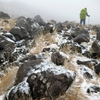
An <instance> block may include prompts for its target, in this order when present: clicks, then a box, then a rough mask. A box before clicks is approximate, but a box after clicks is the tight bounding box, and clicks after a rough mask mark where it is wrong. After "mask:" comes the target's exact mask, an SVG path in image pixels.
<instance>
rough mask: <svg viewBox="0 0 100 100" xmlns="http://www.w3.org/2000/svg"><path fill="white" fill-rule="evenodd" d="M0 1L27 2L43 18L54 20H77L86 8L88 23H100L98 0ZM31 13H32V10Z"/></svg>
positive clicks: (99, 2)
mask: <svg viewBox="0 0 100 100" xmlns="http://www.w3.org/2000/svg"><path fill="white" fill-rule="evenodd" d="M1 1H3V2H4V1H7V2H9V1H21V2H23V3H27V5H30V7H31V8H32V7H33V6H34V7H35V9H37V10H38V12H37V14H40V15H41V16H42V17H43V18H44V19H47V20H49V19H54V20H56V21H66V20H68V21H76V22H79V20H80V18H79V13H80V10H81V9H82V8H85V7H86V8H87V11H88V14H89V15H90V18H88V17H87V18H86V19H87V20H86V23H87V24H88V23H89V24H100V0H0V2H1ZM35 9H32V10H33V13H34V10H35Z"/></svg>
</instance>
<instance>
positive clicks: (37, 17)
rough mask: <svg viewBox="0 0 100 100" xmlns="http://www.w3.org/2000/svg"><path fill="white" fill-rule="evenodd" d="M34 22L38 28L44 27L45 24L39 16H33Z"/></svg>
mask: <svg viewBox="0 0 100 100" xmlns="http://www.w3.org/2000/svg"><path fill="white" fill-rule="evenodd" d="M34 21H35V22H37V23H38V24H39V25H40V26H45V25H46V22H45V21H44V20H43V19H42V18H41V16H40V15H37V16H35V17H34Z"/></svg>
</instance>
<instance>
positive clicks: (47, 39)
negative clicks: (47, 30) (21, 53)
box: [30, 34, 55, 54]
mask: <svg viewBox="0 0 100 100" xmlns="http://www.w3.org/2000/svg"><path fill="white" fill-rule="evenodd" d="M54 41H55V40H54V35H51V34H46V35H43V34H41V35H40V36H39V37H35V43H36V45H35V47H33V48H32V49H31V50H30V53H31V54H38V53H40V52H41V51H42V50H43V48H45V47H47V45H49V44H51V43H53V42H54Z"/></svg>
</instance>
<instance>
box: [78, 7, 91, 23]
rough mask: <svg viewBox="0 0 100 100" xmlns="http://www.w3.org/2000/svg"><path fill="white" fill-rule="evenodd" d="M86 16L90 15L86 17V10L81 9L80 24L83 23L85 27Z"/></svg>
mask: <svg viewBox="0 0 100 100" xmlns="http://www.w3.org/2000/svg"><path fill="white" fill-rule="evenodd" d="M86 16H88V17H90V15H88V13H87V8H83V9H82V10H81V11H80V24H82V23H83V25H85V21H86Z"/></svg>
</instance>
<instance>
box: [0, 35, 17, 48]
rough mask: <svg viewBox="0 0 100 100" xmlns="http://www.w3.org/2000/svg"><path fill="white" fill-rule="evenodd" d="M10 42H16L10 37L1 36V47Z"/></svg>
mask: <svg viewBox="0 0 100 100" xmlns="http://www.w3.org/2000/svg"><path fill="white" fill-rule="evenodd" d="M9 43H11V44H15V42H14V41H13V40H11V39H10V38H8V37H6V36H0V49H4V46H5V45H7V44H9Z"/></svg>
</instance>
